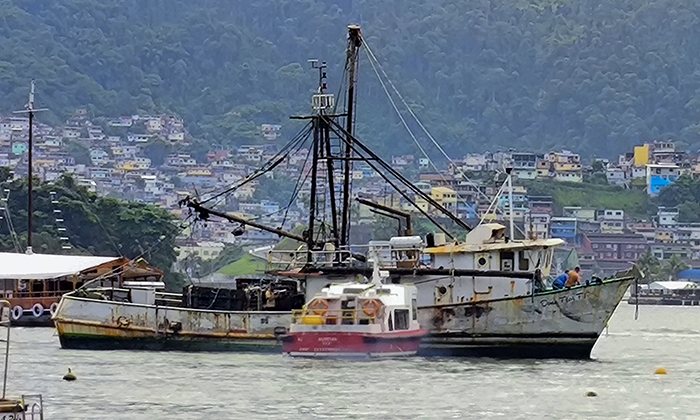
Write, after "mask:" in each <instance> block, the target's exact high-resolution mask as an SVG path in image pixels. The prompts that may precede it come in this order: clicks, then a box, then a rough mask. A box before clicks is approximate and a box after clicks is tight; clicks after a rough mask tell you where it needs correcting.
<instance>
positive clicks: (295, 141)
mask: <svg viewBox="0 0 700 420" xmlns="http://www.w3.org/2000/svg"><path fill="white" fill-rule="evenodd" d="M309 133H311V123H310V122H309V123H307V124H306V125H305V126H304V128H302V129H301V131H299V132H298V133H297V134H296V135H295V136H294V138H292V140H290V141H289V142H288V143H287V144H286V145H285V146H284V147H283V148H282V149H281V150H280V151H279V152H277V154H275V155H274V156H273V157H272V158H270V159H269V160H268V161H267V162H265V163H264V164H263V165H262V166H261V167H260V168H258V169H256V170H255V171H254V172H253V173H251V174H250V175H248V176H246V177H245V178H243V179H242V180H241V181H240V182H239V183H238V184H236V185H233V186H231V187H229V188H227V189H225V190H224V191H222V192H220V193H218V194H215V195H213V196H211V197H209V198H207V199H206V200H204V201H202V202H201V203H200V204H204V203H207V202H209V201H211V200H214V199H216V198H219V197H221V196H224V195H226V196H228V195H229V194H230V193H232V192H233V191H235V190H237V189H238V188H240V187H242V186H243V185H245V184H247V183H249V182H252V181H254V180H256V179H257V178H259V177H261V176H262V175H264V174H266V173H267V172H269V171H271V170H273V169H274V168H276V167H277V166H278V165H279V164H281V163H282V162H283V161H284V159H286V158H287V157H288V156H289V154H290V152H291V151H292V150H293V149H295V148H298V147H299V146H300V145H301V144H303V143H304V141H306V139H307V138H308V136H309Z"/></svg>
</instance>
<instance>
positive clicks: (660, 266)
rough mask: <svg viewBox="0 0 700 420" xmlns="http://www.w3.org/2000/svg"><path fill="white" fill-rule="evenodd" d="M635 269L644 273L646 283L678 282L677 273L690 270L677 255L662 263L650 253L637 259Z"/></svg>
mask: <svg viewBox="0 0 700 420" xmlns="http://www.w3.org/2000/svg"><path fill="white" fill-rule="evenodd" d="M637 267H639V269H640V270H642V273H644V280H645V282H646V283H651V282H653V281H657V280H678V273H680V272H681V271H683V270H686V269H688V268H690V266H689V265H688V264H686V263H685V262H684V261H683V260H682V259H681V258H680V257H679V256H678V255H673V256H671V258H669V259H668V260H666V261H663V262H662V261H659V259H658V258H656V257H655V256H654V254H652V253H651V252H647V253H646V254H644V255H642V256H641V257H639V260H637Z"/></svg>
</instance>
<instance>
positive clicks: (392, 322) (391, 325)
mask: <svg viewBox="0 0 700 420" xmlns="http://www.w3.org/2000/svg"><path fill="white" fill-rule="evenodd" d="M387 322H388V323H389V331H394V321H392V316H391V312H389V318H388V319H387Z"/></svg>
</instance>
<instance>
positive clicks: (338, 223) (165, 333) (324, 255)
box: [54, 25, 641, 358]
mask: <svg viewBox="0 0 700 420" xmlns="http://www.w3.org/2000/svg"><path fill="white" fill-rule="evenodd" d="M365 44H366V40H365V39H364V38H363V37H362V35H361V33H360V28H359V27H358V26H354V25H351V26H349V27H348V43H347V51H346V65H345V72H344V74H345V75H346V78H345V79H344V81H343V83H346V84H347V93H346V94H345V95H344V97H345V107H344V110H337V106H336V103H335V97H334V96H333V95H332V94H329V93H327V92H326V88H327V87H326V63H325V62H321V63H319V62H318V61H315V60H314V61H312V65H313V67H314V68H315V69H318V72H319V87H318V90H317V92H316V93H315V94H314V95H313V96H312V100H311V105H312V109H313V113H312V114H311V115H304V116H298V117H294V118H297V119H300V120H306V121H308V123H307V124H306V126H305V127H304V128H303V129H302V131H301V132H300V133H299V135H297V136H295V137H294V138H293V139H292V140H291V141H290V142H289V144H287V145H285V146H284V147H283V148H282V149H281V150H280V152H279V153H278V154H277V155H275V156H273V157H272V158H271V159H270V160H269V161H268V162H266V163H265V164H263V165H261V167H260V168H259V169H258V171H256V172H255V173H253V174H251V175H250V176H248V177H246V178H245V179H242V180H240V181H238V182H237V183H236V184H235V185H233V186H231V187H230V188H227V189H226V190H225V191H222V192H220V193H218V194H214V195H211V196H209V197H208V198H206V199H204V200H199V199H198V198H193V197H188V198H186V199H184V200H182V201H181V203H180V204H181V205H182V206H183V207H184V208H185V209H186V210H188V211H189V213H190V216H191V217H192V218H193V219H194V220H196V221H199V222H203V223H206V222H207V221H208V220H210V219H212V218H215V217H216V218H220V219H222V220H228V221H230V222H231V223H234V224H236V227H235V230H234V232H240V231H242V230H243V229H245V228H246V227H253V228H255V229H260V230H264V231H268V232H272V233H274V234H277V235H279V236H282V237H286V238H290V239H293V240H296V241H298V242H300V243H301V244H302V245H301V246H300V247H299V248H297V249H295V250H291V251H290V250H272V251H270V252H269V254H268V272H269V273H270V275H273V276H277V277H283V278H286V279H294V280H296V281H298V282H299V291H300V293H303V294H304V298H305V299H304V301H306V302H309V303H310V304H312V303H313V302H314V301H315V297H316V295H317V294H322V295H323V294H324V293H325V294H327V295H328V296H330V295H329V294H332V295H333V296H336V295H338V296H341V298H340V300H339V301H342V300H343V298H342V296H343V294H344V293H343V290H342V288H341V286H338V287H334V286H332V285H333V284H340V283H353V282H357V277H358V276H364V277H370V276H372V273H373V270H374V267H377V266H378V268H379V269H380V270H382V271H385V272H386V273H387V278H388V281H387V283H388V284H389V285H390V286H388V288H391V287H393V286H394V285H397V286H398V285H402V286H404V287H408V288H409V289H406V290H412V289H410V287H415V290H416V304H415V305H416V306H417V311H416V312H417V314H416V317H417V321H418V323H419V325H421V326H422V327H423V328H425V329H426V330H427V331H428V334H427V335H426V336H425V337H424V338H423V339H422V340H421V344H420V348H419V354H424V355H466V356H496V357H536V358H547V357H557V358H589V357H590V354H591V350H592V348H593V346H594V344H595V343H596V341H597V339H598V337H599V336H600V334H601V332H602V331H603V328H604V327H605V325H606V324H607V322H608V320H609V319H610V317H611V316H612V313H613V311H614V310H615V308H616V307H617V305H618V304H619V303H620V300H621V299H622V296H623V294H624V292H625V290H626V289H627V288H628V287H629V285H630V284H631V283H632V282H633V281H634V280H635V279H637V278H639V277H640V276H641V274H640V273H639V271H638V270H637V269H636V268H634V267H633V268H632V269H630V270H628V271H624V272H620V273H618V274H617V275H615V276H613V277H611V278H606V279H599V280H596V281H590V280H589V281H588V282H586V281H584V282H583V284H581V285H578V286H574V287H571V288H565V289H562V290H552V289H551V288H548V287H547V286H546V282H545V280H546V279H547V278H548V277H549V276H550V275H551V274H552V273H551V267H552V260H553V251H554V249H555V248H556V247H559V246H561V245H562V244H563V241H562V240H560V239H537V238H534V239H533V238H524V237H520V238H518V235H517V232H516V230H515V228H514V223H513V219H512V217H511V219H510V223H509V228H506V226H504V225H502V224H499V223H492V222H489V221H487V220H482V221H481V222H480V223H479V224H478V225H477V226H471V225H469V224H468V223H466V222H465V221H464V220H462V219H461V218H460V217H458V216H457V215H455V214H453V212H451V211H450V210H449V209H447V208H445V207H444V206H443V205H441V204H440V203H438V202H436V201H435V200H434V199H433V198H432V197H431V196H430V194H428V193H426V192H425V191H423V190H421V189H420V188H419V187H418V186H416V185H415V183H413V182H411V181H410V180H408V179H406V178H405V177H404V176H403V175H402V174H401V173H399V172H398V171H397V170H396V169H395V168H394V167H392V165H391V164H390V163H387V162H385V161H384V160H383V159H382V158H381V157H379V156H378V155H377V154H376V153H374V152H373V151H372V150H371V149H370V148H369V147H368V146H366V145H365V144H364V143H363V142H362V141H361V140H360V139H359V138H358V137H357V136H356V135H355V129H354V124H355V98H356V94H355V85H356V81H357V65H358V57H359V51H360V48H361V47H362V46H363V45H365ZM368 56H369V57H370V59H371V58H372V57H373V54H371V53H369V54H368ZM372 64H373V66H375V65H376V63H372ZM308 142H310V144H308ZM301 149H305V150H308V151H309V156H308V159H309V162H310V170H309V173H308V174H306V175H308V179H309V183H310V185H309V187H310V188H309V191H310V192H309V195H308V197H307V198H308V203H309V208H308V210H309V217H308V224H307V226H306V229H305V230H304V232H303V233H302V234H301V235H297V234H295V233H293V232H288V231H286V230H284V229H283V228H279V227H270V226H266V225H264V224H261V223H258V222H257V221H254V220H248V219H245V218H243V217H240V216H237V215H235V214H229V213H226V212H222V211H219V210H216V209H214V208H213V206H212V205H211V203H213V202H215V201H213V200H217V199H219V198H221V197H223V196H225V195H226V194H231V193H232V192H233V191H235V190H236V189H238V188H241V187H243V186H244V185H245V184H246V183H249V182H252V181H254V180H255V179H257V178H258V177H260V176H264V175H265V174H267V173H269V172H270V171H272V170H273V169H274V168H275V167H276V166H277V165H278V164H279V163H280V162H282V161H284V159H286V158H287V157H289V156H290V154H292V153H296V152H298V151H299V150H301ZM355 161H363V162H364V163H365V164H366V165H368V166H369V167H370V168H371V169H372V170H373V171H374V172H375V173H377V174H378V175H379V176H381V177H382V178H384V180H385V182H386V184H387V185H389V186H391V187H392V188H394V189H395V190H396V191H397V193H398V194H399V195H401V197H402V200H403V201H404V203H403V204H404V205H406V206H408V205H411V206H413V208H414V209H415V211H416V212H417V213H419V214H420V215H422V216H423V217H424V218H425V219H427V220H428V221H430V222H431V223H432V224H433V225H434V226H435V232H434V233H431V234H428V235H426V236H425V237H421V236H416V235H414V234H413V229H412V222H411V221H412V215H411V214H410V213H408V212H406V211H405V210H403V209H396V208H393V207H392V206H386V205H381V204H378V203H375V202H373V201H371V200H367V199H363V198H360V197H354V196H353V194H352V182H351V180H352V172H353V171H352V164H353V162H355ZM302 175H303V174H302ZM505 175H506V177H505V180H504V183H503V186H502V187H501V189H500V190H499V193H498V194H497V195H496V197H495V198H494V200H493V203H492V205H494V203H497V202H498V200H500V198H501V197H502V194H505V193H506V192H508V194H509V195H508V199H509V201H512V174H511V171H510V170H507V168H506V171H505ZM299 179H300V180H301V182H303V180H304V179H306V178H305V177H303V176H300V177H299ZM299 190H301V188H300V186H299V185H297V188H295V189H294V191H295V193H297V192H298V191H299ZM418 201H421V204H420V205H419V204H418ZM353 203H359V204H362V205H365V206H368V207H370V209H371V210H372V211H373V212H375V213H377V214H379V215H381V216H386V217H390V218H392V219H394V220H396V221H398V223H399V229H398V232H397V233H398V234H397V236H396V237H393V238H391V239H390V240H388V241H372V242H370V243H369V244H365V245H359V246H358V245H353V244H351V243H350V229H351V226H352V224H351V213H352V211H351V206H352V204H353ZM290 204H291V201H290ZM426 207H427V208H429V209H430V211H428V210H426ZM510 208H512V203H511V206H510ZM436 215H440V216H441V217H443V218H445V219H447V220H448V221H449V222H450V223H451V224H452V225H453V226H452V227H451V228H449V229H448V228H447V227H445V226H443V224H441V223H440V221H439V220H438V219H437V217H436ZM411 285H413V286H411ZM383 287H384V286H382V287H381V288H383ZM381 288H380V289H381ZM378 290H379V289H378ZM98 293H99V297H93V298H90V297H86V296H80V295H79V294H77V293H76V294H69V295H66V296H64V298H63V299H62V301H61V304H60V305H59V308H58V311H57V314H56V316H55V317H54V319H55V321H56V325H57V327H58V332H59V337H60V338H61V343H62V345H63V346H64V347H66V346H70V345H71V344H69V343H70V340H67V337H68V336H69V334H73V335H74V336H76V337H80V339H81V340H80V341H81V344H80V345H81V346H83V347H85V348H100V347H104V348H111V346H120V345H122V343H124V340H121V338H123V337H124V336H125V335H126V336H129V337H130V338H131V336H132V335H133V338H139V339H141V340H140V341H142V342H149V341H150V342H153V341H156V342H159V343H172V342H173V341H178V340H180V341H183V342H184V340H182V338H184V337H185V336H187V337H192V338H196V339H197V340H199V338H200V337H206V340H207V341H208V342H209V344H210V345H209V346H204V347H206V348H210V347H217V346H216V345H214V344H215V343H220V342H223V343H229V342H231V341H232V340H239V341H245V342H250V341H251V340H253V341H255V342H261V340H267V341H265V343H266V346H264V348H265V349H272V348H276V349H278V350H279V349H280V348H281V347H282V343H281V341H280V340H281V338H282V337H291V335H290V334H288V332H289V331H288V330H287V328H288V327H290V325H291V327H293V328H294V329H295V331H296V332H301V331H303V330H305V329H311V330H313V327H314V326H316V327H317V328H321V327H322V328H327V327H326V325H327V324H326V321H327V320H328V318H327V317H326V318H325V320H324V319H323V317H321V320H322V321H323V322H322V323H320V325H313V323H314V322H317V323H318V322H319V318H314V315H318V314H315V313H309V312H308V308H309V307H308V306H307V309H306V311H305V312H304V311H302V312H296V313H295V316H294V317H293V316H292V312H290V311H289V310H287V311H286V312H285V311H281V312H276V313H271V312H267V313H266V312H264V311H263V312H260V311H258V308H246V309H245V310H244V311H242V312H240V313H235V314H231V313H228V312H217V311H214V310H212V309H211V308H186V307H185V308H177V309H175V308H172V306H171V307H167V308H165V307H163V305H162V304H159V303H158V302H159V297H158V296H159V295H158V294H157V293H156V292H153V293H154V294H153V295H152V296H151V297H149V299H150V300H149V303H147V304H141V303H140V304H137V303H135V302H133V301H111V300H109V299H104V298H103V297H104V296H105V295H106V294H108V292H107V291H102V292H99V291H98ZM367 293H376V290H374V292H373V291H372V290H368V291H367ZM397 293H398V292H397ZM411 293H412V292H411ZM404 295H405V294H404ZM133 296H134V295H133V293H132V298H133ZM334 299H335V298H334ZM354 299H355V301H356V302H357V301H358V299H359V300H362V299H363V297H361V296H359V295H358V296H356V297H355V298H354ZM350 300H352V299H350V298H349V297H348V301H350ZM153 302H155V303H153ZM411 305H413V303H411ZM412 307H413V306H412ZM291 309H303V308H302V307H301V306H300V307H299V308H291ZM328 309H329V310H330V306H329V308H328ZM336 309H338V310H342V309H344V308H342V307H340V308H336ZM341 315H342V311H341ZM355 315H358V314H357V313H355ZM385 315H386V314H385ZM359 316H360V318H358V319H362V316H361V315H359ZM341 318H342V316H341V317H339V318H338V320H337V321H336V322H341ZM234 320H235V321H234ZM166 321H167V322H166ZM173 321H175V324H174V325H175V326H176V328H177V331H175V330H173V329H172V328H171V327H172V326H173V324H172V322H173ZM385 321H386V322H387V324H386V325H388V319H385ZM413 321H414V319H413V317H411V322H413ZM353 322H357V321H356V320H355V318H353ZM363 322H365V321H363ZM146 323H147V326H146ZM378 324H379V323H377V324H375V327H374V328H378ZM78 325H80V327H77V326H78ZM394 325H395V324H394ZM69 326H70V327H69ZM137 326H138V328H137ZM291 327H290V328H291ZM336 327H338V328H348V327H343V324H342V323H341V324H336ZM356 327H357V328H360V329H367V328H369V327H367V326H365V325H363V324H360V325H357V326H356ZM185 332H187V334H185ZM115 335H116V336H118V337H120V340H104V339H103V338H104V337H113V336H115ZM173 337H176V338H175V339H172V340H169V339H170V338H173ZM202 339H204V338H202ZM256 340H257V341H256ZM130 342H139V340H133V341H130ZM195 342H196V341H195ZM101 343H108V344H104V345H103V344H101ZM290 345H291V344H287V349H288V350H290V352H291V349H290V347H289V346H290ZM157 347H158V348H165V347H166V345H163V344H159V345H158V346H157ZM204 347H202V348H204ZM223 347H224V348H226V349H229V350H235V349H236V348H239V347H237V346H228V345H224V346H223ZM193 348H200V347H198V346H195V347H193Z"/></svg>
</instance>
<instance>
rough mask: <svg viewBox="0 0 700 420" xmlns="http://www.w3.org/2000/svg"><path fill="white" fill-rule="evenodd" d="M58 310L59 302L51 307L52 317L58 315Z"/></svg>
mask: <svg viewBox="0 0 700 420" xmlns="http://www.w3.org/2000/svg"><path fill="white" fill-rule="evenodd" d="M57 309H58V302H54V303H52V304H51V306H49V312H51V316H54V315H56V310H57Z"/></svg>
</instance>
